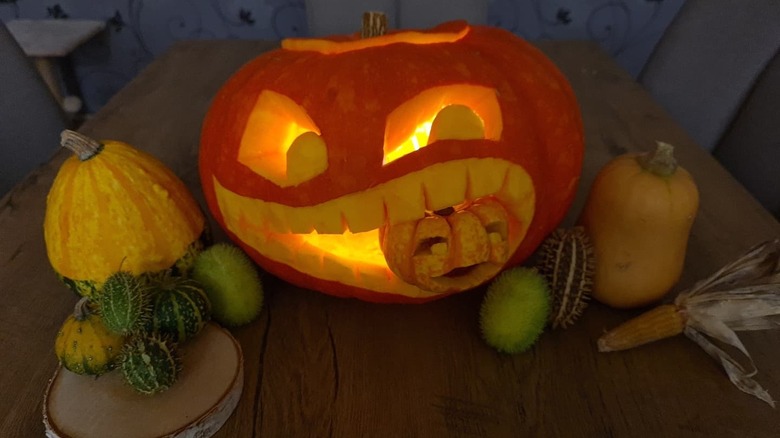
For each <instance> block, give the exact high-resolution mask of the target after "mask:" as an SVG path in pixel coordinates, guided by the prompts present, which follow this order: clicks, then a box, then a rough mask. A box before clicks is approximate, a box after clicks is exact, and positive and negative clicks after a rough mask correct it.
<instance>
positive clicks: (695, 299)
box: [598, 239, 780, 407]
mask: <svg viewBox="0 0 780 438" xmlns="http://www.w3.org/2000/svg"><path fill="white" fill-rule="evenodd" d="M777 328H780V239H775V240H770V241H766V242H763V243H761V244H758V245H756V246H754V247H753V248H751V249H750V250H748V251H747V252H746V253H745V254H744V255H742V256H741V257H740V258H738V259H737V260H735V261H733V262H731V263H729V264H727V265H726V266H724V267H723V268H721V269H720V270H719V271H718V272H716V273H715V274H713V275H712V276H710V277H708V278H706V279H704V280H702V281H700V282H698V283H696V284H695V285H694V286H693V287H692V288H690V289H688V290H686V291H683V292H681V293H680V294H679V295H678V296H677V298H675V300H674V304H665V305H662V306H660V307H658V308H655V309H653V310H650V311H649V312H647V313H644V314H642V315H639V316H638V317H636V318H635V319H633V320H630V321H628V322H626V323H624V324H623V325H621V326H619V327H617V328H616V329H614V330H612V331H610V332H608V333H606V334H605V335H604V336H602V337H601V338H600V339H599V340H598V348H599V351H617V350H624V349H627V348H631V347H635V346H639V345H642V344H645V343H647V342H651V341H654V340H658V339H662V338H664V337H669V336H674V335H676V334H679V333H680V332H682V333H684V334H685V336H687V337H688V338H689V339H691V340H692V341H694V342H696V343H697V344H698V345H699V346H700V347H702V348H703V349H704V351H706V352H707V353H708V354H709V355H710V356H712V357H713V358H715V359H718V360H719V361H720V363H721V364H722V365H723V368H724V369H725V371H726V374H728V376H729V380H731V382H732V383H734V385H736V386H737V388H739V389H740V390H742V391H744V392H746V393H748V394H751V395H754V396H756V397H758V398H760V399H761V400H763V401H765V402H766V403H768V404H769V405H771V406H773V407H774V405H775V402H774V400H772V397H771V396H770V395H769V393H768V392H767V391H766V390H765V389H764V388H762V387H761V385H759V384H758V382H756V381H755V380H753V376H754V375H755V374H756V373H757V372H758V370H756V368H755V365H754V364H753V359H752V358H751V357H750V354H749V353H748V351H747V349H746V348H745V346H744V345H743V344H742V341H740V340H739V337H738V336H737V334H736V333H735V332H737V331H743V330H768V329H777ZM710 339H716V340H718V341H720V344H726V345H729V346H731V347H733V349H731V351H732V352H735V353H737V354H739V355H741V356H742V358H741V359H742V360H736V359H734V358H733V357H732V356H731V354H730V353H728V352H726V351H725V350H723V349H722V347H721V345H718V344H716V343H713V342H712V341H711V340H710Z"/></svg>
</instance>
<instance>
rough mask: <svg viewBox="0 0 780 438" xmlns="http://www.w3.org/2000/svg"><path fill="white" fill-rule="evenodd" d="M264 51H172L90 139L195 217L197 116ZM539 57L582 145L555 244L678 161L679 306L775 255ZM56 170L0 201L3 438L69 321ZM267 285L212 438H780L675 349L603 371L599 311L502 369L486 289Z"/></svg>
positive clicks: (774, 229)
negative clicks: (53, 236) (569, 89)
mask: <svg viewBox="0 0 780 438" xmlns="http://www.w3.org/2000/svg"><path fill="white" fill-rule="evenodd" d="M271 47H273V45H272V44H270V43H263V42H252V41H202V42H183V43H179V44H177V45H176V46H174V47H173V48H172V49H171V50H170V51H169V52H167V53H166V54H165V55H164V56H162V57H161V58H159V59H158V60H157V61H155V62H154V63H153V64H152V65H151V66H150V67H149V68H147V69H146V70H145V71H144V72H143V73H142V74H141V75H139V76H138V77H137V78H136V79H135V80H133V81H132V83H130V84H129V85H128V86H127V87H126V88H125V89H123V90H122V91H121V92H120V93H119V94H118V95H116V96H115V97H114V98H113V99H112V100H111V101H110V102H109V104H108V105H106V107H105V108H103V109H102V110H101V111H100V112H99V113H98V114H97V115H96V116H95V117H94V118H93V119H91V120H90V121H89V122H88V123H87V124H86V125H85V126H84V127H83V128H82V131H83V132H84V133H86V134H88V135H91V136H94V137H98V138H114V139H119V140H123V141H126V142H129V143H131V144H133V145H135V146H136V147H138V148H140V149H144V150H147V151H149V152H151V153H153V154H154V155H155V156H157V157H158V158H160V159H161V160H162V161H163V162H165V163H166V164H167V165H169V166H170V167H171V168H172V169H173V170H174V171H175V172H176V173H177V174H178V175H179V176H180V177H181V178H182V179H183V180H184V181H185V182H186V183H187V184H188V185H189V187H190V188H191V189H192V190H193V192H194V193H195V195H196V198H197V199H198V200H199V201H200V202H201V203H203V199H202V195H201V191H200V186H199V181H198V175H197V165H196V163H197V153H198V137H199V131H200V125H201V120H202V118H203V116H204V114H205V111H206V109H207V107H208V104H209V101H210V99H211V97H212V96H213V95H214V93H215V92H216V90H217V89H218V88H219V86H220V84H221V83H222V82H223V81H224V80H226V79H227V78H228V76H229V75H230V74H231V73H232V72H234V71H235V70H236V69H237V68H238V67H239V66H240V65H242V64H243V63H244V62H246V61H247V60H249V59H250V58H252V57H254V56H256V55H258V54H259V53H261V52H263V51H264V50H268V49H269V48H271ZM539 47H540V48H541V49H542V50H543V51H544V52H545V53H547V54H548V55H549V56H550V57H551V58H552V59H553V60H554V61H555V62H556V63H557V64H558V65H559V67H560V68H561V69H562V70H563V71H564V73H565V74H566V75H567V76H568V78H569V80H570V81H571V83H572V86H573V87H574V89H575V91H576V93H577V96H578V99H579V101H580V105H581V107H582V113H583V119H584V122H585V128H586V141H587V152H586V164H585V169H584V172H583V178H582V183H581V185H580V187H579V193H578V197H577V200H576V202H575V204H574V205H573V207H572V210H571V214H570V215H569V218H567V220H566V224H571V223H572V221H573V219H574V218H575V217H576V215H577V214H578V212H579V210H580V208H581V207H582V204H583V202H584V198H585V194H586V193H587V190H588V187H589V186H590V183H591V181H592V180H593V177H594V176H595V173H596V171H597V170H598V169H599V167H600V166H601V165H603V164H604V163H605V162H606V161H607V160H608V159H609V158H610V157H612V156H615V155H618V154H620V153H623V152H626V151H632V150H648V149H650V148H652V147H653V146H654V143H655V141H656V140H663V141H666V142H669V143H672V144H674V145H676V146H677V155H678V158H679V161H680V163H681V164H682V166H684V167H685V168H687V169H688V170H689V171H690V172H691V173H692V174H693V176H694V178H695V179H696V181H697V183H698V185H699V188H700V191H701V207H700V211H699V215H698V217H697V219H696V222H695V224H694V227H693V232H692V233H693V234H692V237H691V240H690V243H689V251H688V257H687V260H686V267H685V271H684V275H683V278H682V280H681V281H680V283H679V285H678V286H677V287H676V288H675V289H674V291H673V293H674V292H676V291H679V290H681V289H683V288H686V287H688V286H690V285H691V284H692V283H693V282H694V281H696V280H697V279H700V278H702V277H704V276H707V275H709V274H711V273H713V272H714V271H715V270H716V269H717V268H719V267H720V266H722V265H723V264H724V263H726V262H728V261H730V260H732V259H734V258H736V257H737V256H739V255H740V254H741V253H742V252H743V251H744V250H746V249H747V248H749V247H750V246H752V245H754V244H756V243H758V242H760V241H763V240H767V239H770V238H775V237H778V236H780V225H779V224H778V223H777V221H776V220H775V219H774V218H773V217H772V216H771V215H770V214H769V213H768V212H766V211H765V210H764V209H762V207H761V206H760V205H759V204H758V203H757V202H756V201H755V200H754V199H752V198H751V197H750V196H749V195H748V193H747V192H746V191H745V190H744V189H743V188H742V187H741V186H740V185H738V184H737V183H736V182H735V180H734V179H732V178H731V177H730V176H729V174H728V173H727V172H726V171H725V170H724V169H723V168H722V167H721V166H720V165H719V164H717V162H715V161H714V160H713V159H712V158H711V157H710V156H709V155H708V154H707V153H706V152H705V151H703V150H702V149H700V148H698V147H697V146H696V145H695V144H694V143H693V142H692V140H691V139H690V138H689V137H688V136H687V135H686V134H685V133H684V132H683V131H682V130H681V129H680V128H679V127H678V126H677V125H676V124H674V123H673V122H672V121H671V120H670V119H669V116H668V115H667V114H666V113H665V112H664V111H663V110H662V109H661V108H660V107H659V106H658V105H657V104H656V103H654V101H653V100H652V99H651V98H650V96H649V95H648V94H647V93H646V92H645V91H644V90H643V89H642V88H641V87H640V86H639V85H637V84H636V83H635V82H634V81H633V80H632V79H631V77H630V76H629V75H628V74H627V73H625V72H624V71H622V70H621V69H620V68H619V67H618V66H617V65H616V64H615V63H614V62H613V61H612V60H611V59H610V58H609V57H608V56H607V55H606V54H605V53H604V52H602V51H601V50H600V49H599V48H598V47H597V46H596V45H594V44H592V43H585V42H544V43H540V44H539ZM65 156H66V154H65V153H64V152H59V153H57V154H56V155H55V156H54V157H53V158H52V159H51V160H50V161H49V162H48V163H47V164H45V165H43V166H41V167H40V168H39V169H37V170H36V171H34V172H33V173H32V174H31V175H29V176H28V177H27V178H26V179H25V180H24V181H23V182H22V183H20V184H19V185H18V186H17V187H16V188H15V189H14V190H13V191H12V192H11V193H9V194H8V195H7V196H6V197H5V198H3V199H2V200H0V285H2V286H1V287H2V296H3V304H2V306H0V352H1V353H0V365H1V368H0V370H2V372H1V373H0V436H1V437H34V436H42V434H43V424H42V421H41V418H42V417H41V401H42V395H43V391H44V389H45V387H46V383H47V381H48V379H49V378H50V377H51V375H52V373H53V371H54V369H55V368H56V358H55V356H54V352H53V348H52V347H53V343H54V337H55V334H56V331H57V329H58V328H59V326H60V324H61V323H62V321H63V320H64V318H65V317H66V315H67V314H68V312H69V311H70V310H71V309H72V307H73V304H74V303H75V302H76V297H75V296H74V295H73V294H71V293H70V292H68V291H67V290H66V289H65V287H64V286H63V285H62V284H60V283H59V282H58V280H57V278H56V277H55V275H54V273H53V272H52V270H51V268H50V267H49V264H48V260H47V258H46V252H45V247H44V242H43V232H42V223H43V215H44V210H45V202H46V201H45V200H46V193H47V192H48V189H49V187H50V185H51V183H52V180H53V178H54V175H55V173H56V171H57V169H58V167H59V165H60V163H61V162H62V160H63V159H64V158H65ZM203 205H205V204H203ZM212 225H213V223H212ZM214 229H215V230H216V229H217V228H216V227H215V228H214ZM216 237H217V239H220V240H221V239H224V234H221V233H219V232H217V233H216ZM263 280H264V282H265V290H266V304H265V307H264V310H263V312H262V314H261V317H260V319H259V320H258V321H256V322H254V323H252V324H250V325H248V326H245V327H243V328H240V329H237V330H234V331H233V333H234V334H235V336H236V337H237V339H239V341H240V343H241V345H242V348H243V351H244V358H245V370H246V375H245V376H246V377H245V379H246V380H245V387H244V392H243V396H242V399H241V401H240V402H239V405H238V408H237V409H236V412H235V413H234V415H233V416H232V417H231V418H230V419H229V420H228V422H227V423H226V424H225V426H224V427H223V429H222V430H221V431H220V432H219V433H218V436H219V437H254V436H258V437H260V436H262V437H298V436H313V437H517V436H540V437H541V436H545V437H553V436H561V437H581V436H582V437H592V436H595V437H645V436H663V437H677V436H685V437H697V436H701V437H705V436H707V437H709V436H717V437H775V436H778V433H779V432H778V430H780V414H778V412H777V411H776V410H773V409H772V408H770V407H768V406H767V405H766V404H764V403H763V402H761V401H759V400H758V399H755V398H753V397H752V396H749V395H747V394H744V393H742V392H740V391H739V390H738V389H737V388H736V387H735V386H733V385H732V384H731V383H730V382H729V380H728V378H727V377H726V375H725V373H724V372H723V371H722V369H721V367H720V365H719V364H718V363H717V362H715V361H714V360H713V359H711V358H710V357H709V356H708V355H707V354H706V353H704V351H702V350H701V349H700V348H699V347H698V346H696V345H695V344H694V343H693V342H691V341H689V340H688V339H686V338H684V337H682V336H680V337H677V338H673V339H669V340H665V341H661V342H657V343H655V344H652V345H648V346H645V347H642V348H639V349H635V350H631V351H627V352H621V353H609V354H604V353H598V352H597V351H596V346H595V341H596V339H597V338H598V337H599V335H600V334H601V333H603V332H604V331H605V330H606V329H608V328H611V327H613V326H615V325H617V324H618V323H620V322H622V321H624V320H626V319H627V318H629V317H631V316H633V315H635V314H636V313H638V312H637V311H617V310H612V309H609V308H606V307H603V306H600V305H597V304H594V305H591V306H590V307H589V308H588V309H587V311H586V312H585V315H584V317H583V318H582V319H581V320H580V321H579V322H578V323H577V324H575V325H574V326H573V327H572V328H570V329H568V330H563V331H560V330H559V331H548V332H547V333H545V334H543V336H542V337H541V339H540V342H539V343H538V344H537V345H536V346H535V347H534V348H533V349H532V350H531V351H529V352H527V353H525V354H520V355H516V356H507V355H501V354H498V353H496V352H495V351H494V350H492V349H491V348H489V347H488V346H487V345H486V344H485V343H484V342H483V341H482V340H481V339H480V337H479V330H478V326H477V320H478V309H479V306H480V303H481V300H482V295H483V292H484V290H483V289H482V288H480V289H478V290H475V291H472V292H468V293H464V294H460V295H457V296H454V297H450V298H446V299H443V300H440V301H437V302H433V303H428V304H424V305H375V304H368V303H363V302H360V301H357V300H351V299H337V298H332V297H328V296H325V295H322V294H319V293H316V292H312V291H307V290H301V289H299V288H296V287H292V286H290V285H288V284H286V283H284V282H282V281H280V280H277V279H275V278H272V277H270V276H267V275H266V276H264V277H263ZM673 293H672V295H673ZM740 337H741V338H742V339H743V341H744V343H745V345H746V347H747V349H748V350H749V351H750V352H751V354H752V355H753V358H754V360H755V363H756V365H757V367H758V369H759V373H758V375H757V376H756V380H757V381H758V382H760V383H761V384H762V385H763V386H764V387H765V388H766V389H768V390H769V391H770V393H771V394H773V395H774V396H775V397H780V348H779V347H780V341H779V340H778V333H777V332H754V333H743V334H740ZM73 402H74V403H79V400H74V401H73Z"/></svg>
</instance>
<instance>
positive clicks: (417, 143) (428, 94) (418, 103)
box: [382, 85, 503, 164]
mask: <svg viewBox="0 0 780 438" xmlns="http://www.w3.org/2000/svg"><path fill="white" fill-rule="evenodd" d="M449 105H464V106H467V107H469V108H470V109H471V110H472V111H474V112H475V113H476V114H477V116H479V118H480V119H481V120H482V122H483V124H484V128H485V138H486V139H488V140H499V139H500V138H501V131H502V129H503V121H502V118H501V108H500V107H499V105H498V100H497V99H496V91H495V90H493V89H492V88H488V87H482V86H478V85H446V86H442V87H434V88H431V89H428V90H425V91H423V92H422V93H420V94H418V95H417V96H415V97H413V98H412V99H410V100H409V101H407V102H405V103H404V104H402V105H401V106H399V107H398V108H396V109H395V110H393V112H392V113H390V115H389V116H387V123H386V125H385V144H384V152H385V154H384V159H383V161H382V164H388V163H390V162H392V161H394V160H397V159H399V158H401V157H403V156H404V155H407V154H410V153H412V152H414V151H417V150H419V149H420V148H423V147H425V146H427V145H428V135H429V133H430V130H431V124H432V123H433V119H435V118H436V115H437V114H438V113H439V111H441V110H442V109H443V108H445V107H447V106H449Z"/></svg>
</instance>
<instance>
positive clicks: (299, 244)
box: [200, 22, 583, 302]
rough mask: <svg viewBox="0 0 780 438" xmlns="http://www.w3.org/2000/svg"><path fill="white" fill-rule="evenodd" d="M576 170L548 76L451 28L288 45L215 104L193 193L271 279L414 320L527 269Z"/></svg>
mask: <svg viewBox="0 0 780 438" xmlns="http://www.w3.org/2000/svg"><path fill="white" fill-rule="evenodd" d="M582 155H583V129H582V123H581V120H580V114H579V109H578V106H577V102H576V100H575V97H574V94H573V93H572V91H571V88H570V86H569V84H568V82H567V81H566V79H565V78H564V76H563V75H562V74H561V73H560V71H558V69H557V68H556V67H555V66H554V65H553V63H552V62H551V61H550V60H549V59H547V58H546V57H545V56H544V55H543V54H542V53H541V52H539V51H538V50H537V49H535V48H534V47H532V46H531V45H529V44H528V43H526V42H524V41H523V40H521V39H519V38H518V37H516V36H514V35H512V34H510V33H509V32H506V31H503V30H500V29H496V28H491V27H480V26H469V25H467V24H466V23H465V22H450V23H445V24H442V25H440V26H438V27H436V28H433V29H430V30H426V31H399V32H394V33H389V34H386V35H382V36H377V37H372V38H367V39H360V38H359V36H357V35H355V36H340V37H333V38H327V39H288V40H284V41H283V42H282V47H281V48H280V49H278V50H274V51H271V52H268V53H265V54H263V55H261V56H259V57H258V58H256V59H254V60H252V61H251V62H249V63H248V64H247V65H245V66H244V67H243V68H241V69H240V71H238V72H237V73H236V74H235V75H234V76H233V77H232V78H230V80H229V81H228V82H227V83H226V84H225V85H224V86H223V88H222V89H221V90H220V91H219V93H218V94H217V95H216V97H215V98H214V101H213V103H212V106H211V108H210V109H209V112H208V114H207V116H206V118H205V121H204V125H203V131H202V138H201V149H200V176H201V181H202V184H203V189H204V193H205V196H206V200H207V202H208V206H209V208H210V210H211V211H212V213H213V214H214V217H215V219H216V221H217V222H218V223H220V224H221V226H222V227H223V228H224V229H225V230H226V231H227V233H228V235H229V236H230V237H231V238H232V239H233V240H234V241H236V242H237V243H238V244H239V245H241V247H242V248H243V249H244V250H246V251H247V252H248V254H249V255H250V256H252V257H253V258H254V259H255V261H257V263H258V264H260V265H261V266H262V267H263V268H264V269H266V270H267V271H269V272H271V273H273V274H275V275H277V276H279V277H281V278H283V279H285V280H287V281H289V282H291V283H294V284H297V285H299V286H302V287H306V288H311V289H315V290H319V291H322V292H325V293H328V294H333V295H337V296H351V297H357V298H361V299H365V300H369V301H375V302H401V301H414V302H421V301H427V300H431V299H435V298H439V297H443V296H446V295H448V294H451V293H455V292H460V291H463V290H467V289H471V288H473V287H475V286H477V285H479V284H482V283H484V282H486V281H488V280H490V279H491V278H492V277H493V276H495V275H496V274H497V273H498V272H499V271H500V270H501V269H503V268H505V267H508V266H511V265H515V264H518V263H520V262H522V261H523V260H524V259H525V258H527V257H528V256H529V255H530V254H531V253H532V252H533V251H534V250H535V249H536V247H537V246H538V245H539V244H540V242H541V241H542V240H543V238H544V237H545V236H546V235H547V234H548V233H549V232H550V231H552V230H553V229H554V228H555V227H556V226H557V225H558V224H559V222H560V221H561V220H562V218H563V216H564V215H565V213H566V211H567V209H568V208H569V206H570V204H571V201H572V198H573V195H574V192H575V189H576V186H577V182H578V180H579V176H580V169H581V164H582Z"/></svg>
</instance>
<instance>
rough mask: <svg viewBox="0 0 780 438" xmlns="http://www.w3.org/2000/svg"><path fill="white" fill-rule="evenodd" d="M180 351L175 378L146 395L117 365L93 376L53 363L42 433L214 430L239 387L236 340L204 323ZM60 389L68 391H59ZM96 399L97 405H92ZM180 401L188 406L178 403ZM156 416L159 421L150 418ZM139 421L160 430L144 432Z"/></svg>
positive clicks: (202, 433) (191, 436)
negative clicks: (179, 369) (180, 365)
mask: <svg viewBox="0 0 780 438" xmlns="http://www.w3.org/2000/svg"><path fill="white" fill-rule="evenodd" d="M181 351H182V362H183V369H182V373H181V376H180V378H179V380H178V381H177V382H176V383H175V384H174V385H173V386H171V388H170V389H168V390H167V391H165V392H163V393H160V394H157V395H152V396H146V395H143V394H138V393H136V392H135V391H134V390H132V389H131V388H130V386H129V385H127V384H126V383H125V382H124V380H123V379H122V376H121V373H120V372H119V371H118V370H114V371H111V372H110V373H107V374H105V375H103V376H100V377H99V378H95V377H92V376H79V375H77V374H74V373H71V372H70V371H68V370H65V369H63V368H62V367H61V366H58V367H57V369H56V370H55V372H54V375H53V376H52V378H51V380H49V384H48V385H47V387H46V392H45V394H44V398H43V423H44V426H45V429H46V436H47V437H49V438H75V437H79V438H82V437H83V438H89V437H91V436H96V437H97V436H108V435H105V432H100V429H101V428H102V430H104V431H109V430H110V436H112V437H117V438H118V437H120V436H121V437H125V438H128V437H137V438H141V437H143V438H152V437H160V438H162V437H165V438H195V437H197V438H206V437H210V436H212V435H214V434H215V433H216V432H217V431H218V430H219V429H220V428H221V427H222V425H224V423H225V422H226V421H227V419H228V418H229V417H230V416H231V414H232V413H233V411H234V410H235V408H236V406H237V405H238V402H239V400H240V398H241V393H242V392H243V386H244V366H243V356H242V352H241V346H240V345H239V343H238V342H237V341H236V340H235V338H233V336H232V335H231V334H230V332H228V331H227V330H226V329H224V328H222V327H219V326H218V325H216V324H212V323H210V324H207V325H206V327H204V328H203V331H202V332H201V333H200V334H199V335H198V336H197V337H196V338H195V339H193V340H192V341H191V343H188V345H185V346H183V348H182V349H181ZM230 353H233V354H232V355H231V354H230ZM226 356H227V357H226ZM231 356H232V357H231ZM217 358H219V359H217ZM65 391H69V392H70V394H69V395H68V396H65V395H64V394H65ZM74 402H75V403H74ZM101 402H102V404H103V406H98V405H100V404H101ZM89 403H92V404H91V405H90V404H89ZM186 404H193V405H194V406H192V407H191V408H186V407H185V408H182V406H183V405H186ZM101 409H102V411H101ZM172 411H176V412H172ZM166 412H172V413H171V415H170V416H169V417H168V418H164V416H165V415H166ZM134 414H135V415H134ZM158 416H159V417H160V421H159V422H158V421H157V420H158V419H157V418H152V417H158ZM172 417H175V418H172ZM114 420H115V421H114ZM145 423H146V425H144V424H145ZM166 423H167V425H165V424H166ZM160 424H163V426H160ZM124 425H126V426H127V427H122V426H124ZM150 425H151V426H150ZM144 427H146V428H149V427H152V428H153V427H162V428H164V429H165V430H164V431H162V432H158V431H154V433H151V434H150V433H149V430H144Z"/></svg>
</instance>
